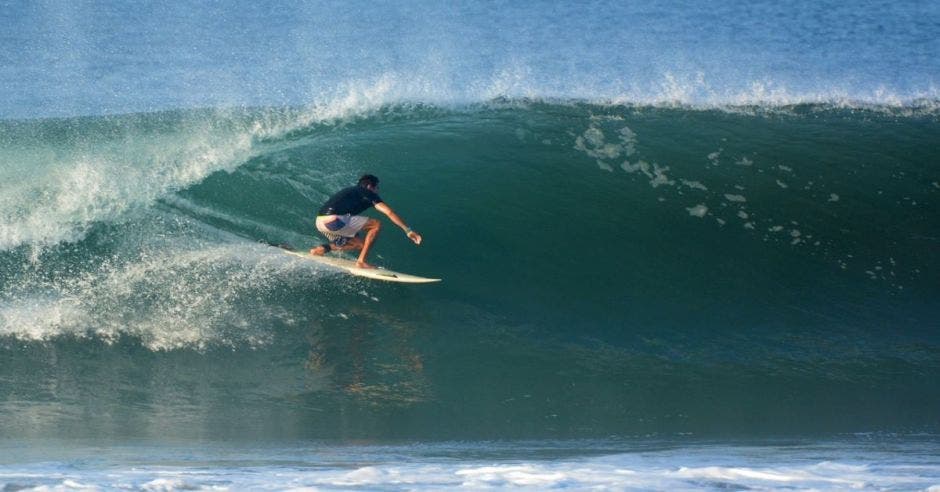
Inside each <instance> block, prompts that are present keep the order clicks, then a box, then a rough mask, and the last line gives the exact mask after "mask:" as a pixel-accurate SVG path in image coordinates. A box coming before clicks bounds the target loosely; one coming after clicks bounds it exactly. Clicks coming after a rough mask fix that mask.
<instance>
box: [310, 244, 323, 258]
mask: <svg viewBox="0 0 940 492" xmlns="http://www.w3.org/2000/svg"><path fill="white" fill-rule="evenodd" d="M310 254H312V255H314V256H323V255H325V254H326V248H324V247H323V246H322V245H321V246H317V247H316V248H313V249H311V250H310Z"/></svg>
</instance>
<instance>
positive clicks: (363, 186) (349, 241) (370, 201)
mask: <svg viewBox="0 0 940 492" xmlns="http://www.w3.org/2000/svg"><path fill="white" fill-rule="evenodd" d="M378 189H379V178H377V177H375V176H373V175H371V174H366V175H364V176H362V177H361V178H359V182H358V183H357V184H356V186H350V187H348V188H344V189H342V190H340V191H339V192H337V193H336V194H334V195H333V196H331V197H330V199H329V200H327V201H326V203H324V204H323V206H322V207H320V210H319V211H318V212H317V220H316V225H317V230H318V231H320V233H321V234H323V235H324V236H326V238H327V239H328V240H329V242H327V243H324V244H321V245H320V246H317V247H316V248H313V249H311V250H310V254H312V255H317V256H322V255H325V254H326V253H329V252H330V251H348V250H361V251H360V253H359V259H358V260H356V265H357V266H358V267H359V268H375V267H374V266H372V265H370V264H369V263H367V262H366V258H367V257H368V256H369V249H370V248H371V247H372V243H374V242H375V239H376V237H377V236H378V234H379V229H380V228H381V226H382V224H381V222H379V221H378V220H376V219H373V218H369V217H364V216H361V215H358V214H360V213H362V212H363V211H365V210H367V209H368V208H370V207H375V209H376V210H378V211H379V212H382V213H383V214H385V215H386V216H388V218H389V219H390V220H391V221H392V222H394V223H395V225H397V226H398V227H401V228H402V230H403V231H405V234H406V235H407V236H408V239H411V241H412V242H414V243H415V244H416V245H417V244H421V235H420V234H418V233H417V232H415V231H413V230H412V229H411V228H410V227H408V226H407V225H406V224H405V221H404V220H402V218H401V217H399V216H398V214H396V213H395V211H394V210H392V208H391V207H389V206H388V205H387V204H386V203H385V202H384V201H382V198H381V197H379V195H378ZM360 231H365V238H364V239H363V238H360V237H358V236H357V234H358V233H359V232H360Z"/></svg>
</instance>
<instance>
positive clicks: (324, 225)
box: [316, 214, 369, 246]
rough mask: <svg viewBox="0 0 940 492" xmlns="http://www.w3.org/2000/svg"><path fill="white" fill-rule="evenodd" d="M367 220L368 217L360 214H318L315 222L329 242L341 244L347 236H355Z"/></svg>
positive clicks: (347, 238)
mask: <svg viewBox="0 0 940 492" xmlns="http://www.w3.org/2000/svg"><path fill="white" fill-rule="evenodd" d="M368 221H369V218H368V217H363V216H361V215H350V214H346V215H318V216H317V221H316V224H317V230H318V231H320V234H323V235H324V236H326V238H327V239H329V240H330V243H331V244H334V245H336V246H343V245H344V244H346V241H349V238H351V237H356V234H358V233H359V231H360V230H362V228H363V227H364V226H365V225H366V222H368Z"/></svg>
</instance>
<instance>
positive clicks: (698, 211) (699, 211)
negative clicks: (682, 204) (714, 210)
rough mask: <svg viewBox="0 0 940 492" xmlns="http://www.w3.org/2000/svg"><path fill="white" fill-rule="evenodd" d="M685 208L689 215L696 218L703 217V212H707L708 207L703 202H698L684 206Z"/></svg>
mask: <svg viewBox="0 0 940 492" xmlns="http://www.w3.org/2000/svg"><path fill="white" fill-rule="evenodd" d="M686 210H688V212H689V215H691V216H692V217H698V218H702V217H705V214H707V213H708V207H706V206H705V204H704V203H700V204H698V205H696V206H694V207H691V208H686Z"/></svg>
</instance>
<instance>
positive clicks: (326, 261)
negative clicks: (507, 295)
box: [284, 249, 441, 284]
mask: <svg viewBox="0 0 940 492" xmlns="http://www.w3.org/2000/svg"><path fill="white" fill-rule="evenodd" d="M284 252H285V253H287V254H289V255H293V256H297V257H299V258H303V259H305V260H311V261H315V262H317V263H320V264H321V265H327V266H330V267H334V268H339V269H341V270H346V271H347V272H349V273H351V274H353V275H356V276H359V277H366V278H371V279H375V280H385V281H387V282H405V283H409V284H426V283H429V282H440V281H441V279H439V278H426V277H419V276H417V275H409V274H407V273H400V272H393V271H392V270H386V269H384V268H359V267H357V266H356V262H355V261H352V260H345V259H343V258H337V257H335V256H326V255H324V256H316V255H312V254H310V253H304V252H300V251H290V250H287V249H285V250H284Z"/></svg>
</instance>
